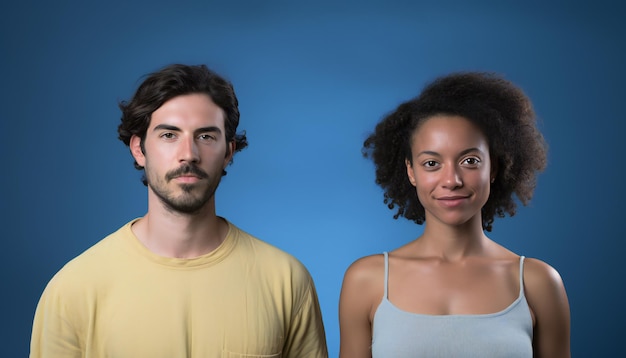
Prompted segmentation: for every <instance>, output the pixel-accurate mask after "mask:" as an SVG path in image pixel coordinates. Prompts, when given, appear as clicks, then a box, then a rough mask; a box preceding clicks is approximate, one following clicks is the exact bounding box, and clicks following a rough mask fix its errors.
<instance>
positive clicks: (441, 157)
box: [406, 115, 491, 226]
mask: <svg viewBox="0 0 626 358" xmlns="http://www.w3.org/2000/svg"><path fill="white" fill-rule="evenodd" d="M411 159H412V160H411V161H408V160H407V161H406V168H407V174H408V176H409V181H410V182H411V184H413V186H415V188H416V191H417V197H418V199H419V201H420V203H421V204H422V205H423V206H424V209H425V212H426V222H427V223H428V222H431V221H439V222H441V223H443V224H446V225H452V226H458V225H463V224H465V223H467V222H468V221H470V220H478V222H479V223H482V218H481V216H480V213H481V209H482V207H483V206H484V205H485V203H486V202H487V199H488V198H489V192H490V185H491V160H490V157H489V146H488V144H487V138H486V137H485V136H484V134H483V133H482V131H480V130H479V129H478V127H476V126H475V125H474V124H473V123H472V122H470V121H469V120H467V119H466V118H463V117H460V116H450V115H437V116H433V117H430V118H429V119H427V120H426V121H425V122H423V123H422V124H421V125H420V126H419V127H418V128H417V129H416V130H415V132H414V133H413V136H412V138H411Z"/></svg>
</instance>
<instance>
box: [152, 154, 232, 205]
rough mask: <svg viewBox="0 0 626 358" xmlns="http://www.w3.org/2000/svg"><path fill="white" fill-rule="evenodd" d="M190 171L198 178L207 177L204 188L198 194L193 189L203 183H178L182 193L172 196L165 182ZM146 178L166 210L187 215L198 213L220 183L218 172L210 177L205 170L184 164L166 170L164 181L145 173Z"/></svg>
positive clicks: (196, 188)
mask: <svg viewBox="0 0 626 358" xmlns="http://www.w3.org/2000/svg"><path fill="white" fill-rule="evenodd" d="M190 173H191V174H194V175H195V176H197V177H199V178H202V179H208V183H207V184H206V188H205V189H204V190H203V191H202V192H200V193H199V194H198V195H199V196H198V195H194V190H198V188H200V187H201V185H204V183H195V184H180V185H179V188H180V189H182V191H183V193H182V194H180V195H179V196H174V194H173V193H172V190H170V189H168V187H167V185H166V184H167V183H169V182H170V181H172V179H174V178H176V177H178V176H180V175H183V174H190ZM146 178H147V180H148V186H149V187H150V188H151V189H152V191H153V192H154V193H155V194H156V196H157V197H158V198H159V200H160V201H161V202H162V203H163V205H165V207H166V209H167V210H169V211H170V212H176V213H181V214H187V215H190V214H195V213H198V212H199V211H200V210H201V209H202V208H203V207H204V205H205V204H206V203H207V202H209V201H210V200H211V198H213V196H214V195H215V190H216V189H217V187H218V185H219V183H220V177H219V174H217V175H216V176H215V177H211V176H209V175H208V174H207V173H206V172H204V171H202V170H201V169H200V168H198V167H196V166H193V165H185V166H182V167H180V168H178V169H176V170H173V171H171V172H168V173H167V174H166V175H165V181H163V180H154V181H153V180H152V178H151V177H150V175H146Z"/></svg>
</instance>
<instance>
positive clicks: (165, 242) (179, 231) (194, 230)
mask: <svg viewBox="0 0 626 358" xmlns="http://www.w3.org/2000/svg"><path fill="white" fill-rule="evenodd" d="M207 204H209V203H207ZM211 204H213V203H211ZM132 230H133V233H134V234H135V236H137V238H138V239H139V241H140V242H141V243H142V244H143V245H144V246H145V247H146V248H147V249H148V250H150V251H152V252H153V253H155V254H157V255H159V256H164V257H173V258H174V257H175V258H194V257H198V256H202V255H205V254H208V253H210V252H212V251H213V250H215V249H216V248H217V247H218V246H219V245H220V244H221V243H222V242H223V241H224V239H225V238H226V234H227V233H228V224H227V223H226V220H224V219H223V218H220V217H218V216H216V214H215V206H214V205H207V207H205V208H203V209H202V211H200V212H198V213H195V214H183V213H178V212H172V211H171V210H166V209H165V208H163V207H162V206H161V207H158V208H149V210H148V213H147V214H146V215H145V216H144V217H143V218H141V219H139V220H138V221H137V222H136V223H135V224H134V225H133V227H132Z"/></svg>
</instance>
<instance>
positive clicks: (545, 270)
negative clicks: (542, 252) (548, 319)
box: [524, 258, 568, 315]
mask: <svg viewBox="0 0 626 358" xmlns="http://www.w3.org/2000/svg"><path fill="white" fill-rule="evenodd" d="M524 288H525V292H526V298H527V299H528V303H529V305H530V306H531V309H532V310H533V311H534V312H535V313H536V314H539V315H540V314H541V313H542V312H546V313H547V312H550V311H555V310H557V309H563V308H567V307H568V302H567V294H566V293H565V286H564V284H563V279H562V278H561V275H560V274H559V272H558V271H557V270H556V269H555V268H554V267H552V266H551V265H549V264H548V263H546V262H544V261H542V260H540V259H536V258H526V259H525V260H524Z"/></svg>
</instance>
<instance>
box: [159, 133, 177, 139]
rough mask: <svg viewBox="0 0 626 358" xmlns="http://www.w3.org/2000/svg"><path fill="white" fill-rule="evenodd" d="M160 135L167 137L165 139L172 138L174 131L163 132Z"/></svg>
mask: <svg viewBox="0 0 626 358" xmlns="http://www.w3.org/2000/svg"><path fill="white" fill-rule="evenodd" d="M161 137H163V138H167V139H172V138H174V133H163V134H161Z"/></svg>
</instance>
